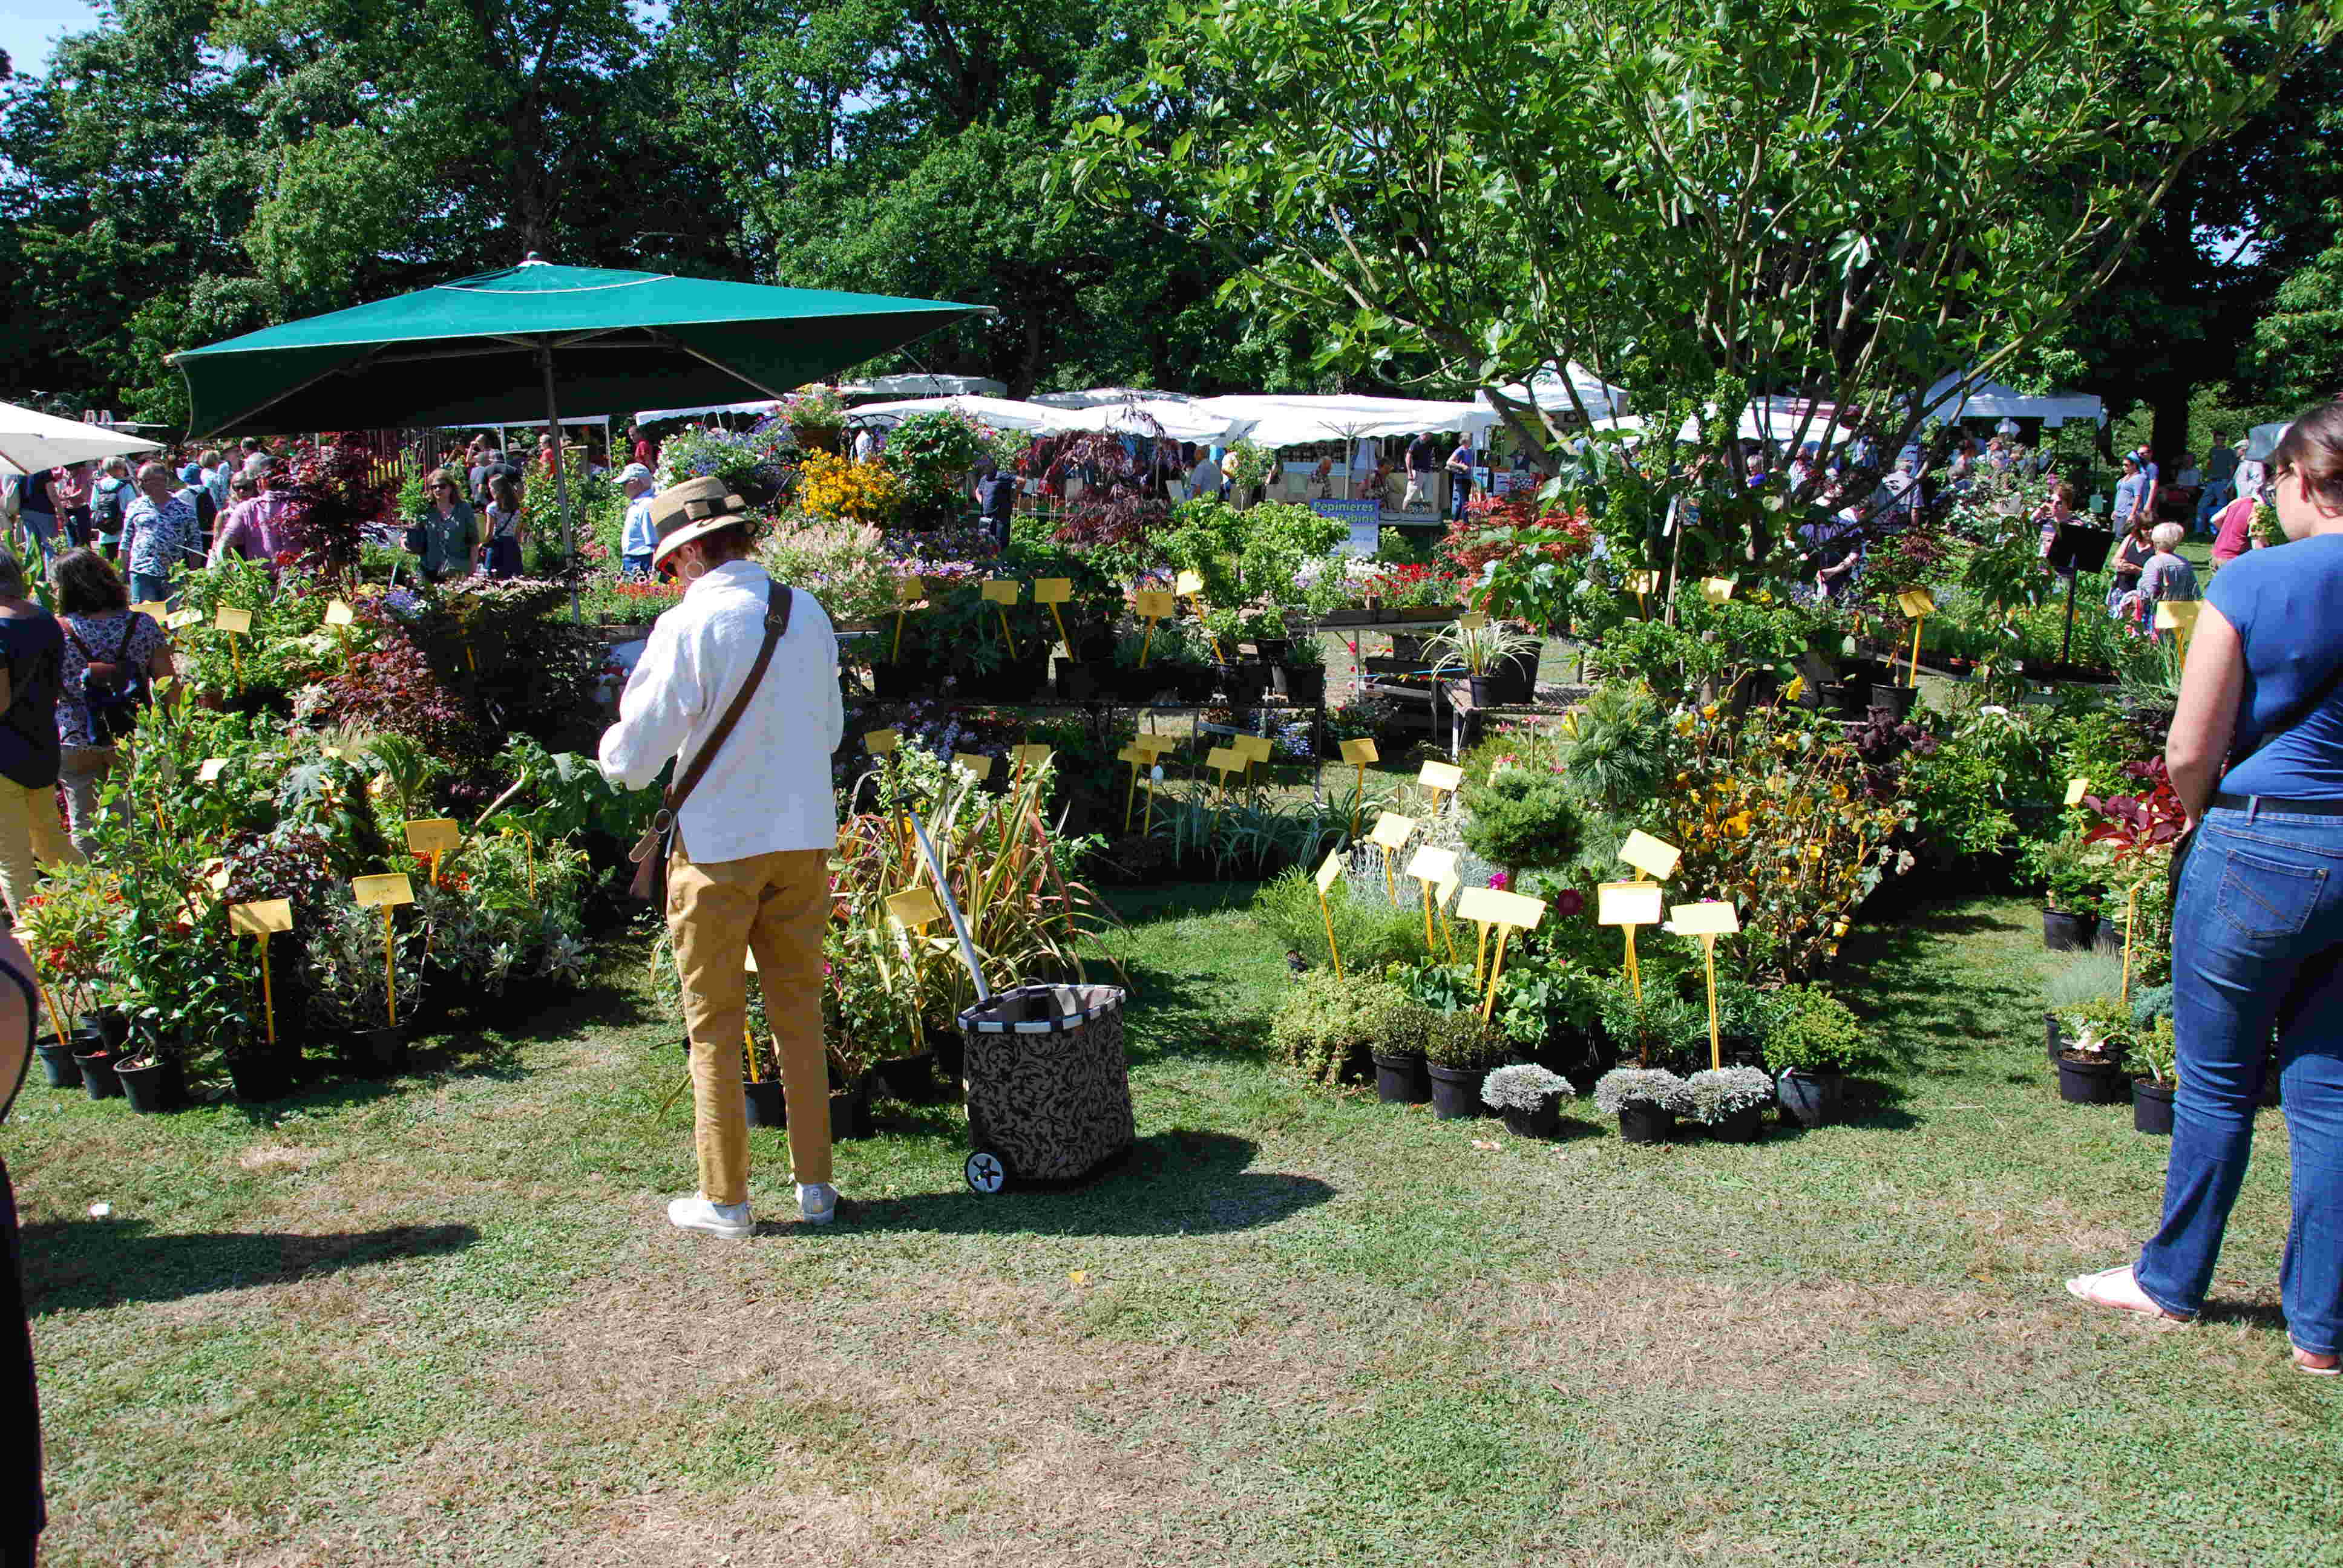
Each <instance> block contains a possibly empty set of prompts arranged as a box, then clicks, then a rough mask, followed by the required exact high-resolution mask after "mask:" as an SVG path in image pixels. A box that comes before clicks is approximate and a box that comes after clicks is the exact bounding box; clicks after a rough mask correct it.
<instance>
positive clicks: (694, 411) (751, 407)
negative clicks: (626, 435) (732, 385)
mask: <svg viewBox="0 0 2343 1568" xmlns="http://www.w3.org/2000/svg"><path fill="white" fill-rule="evenodd" d="M777 407H779V404H777V403H775V402H774V401H773V400H772V399H771V398H769V397H768V398H765V399H764V400H763V401H761V402H757V403H703V404H701V405H700V406H699V407H697V408H644V409H641V410H639V411H638V412H637V413H636V415H635V423H636V424H638V425H648V424H650V423H651V422H652V421H654V420H658V419H702V418H706V417H708V416H709V415H710V414H755V415H757V416H759V417H763V416H764V415H767V414H769V413H771V412H772V411H773V410H774V409H775V408H777ZM562 423H563V424H565V425H567V424H568V423H569V421H568V420H567V419H564V420H563V421H562Z"/></svg>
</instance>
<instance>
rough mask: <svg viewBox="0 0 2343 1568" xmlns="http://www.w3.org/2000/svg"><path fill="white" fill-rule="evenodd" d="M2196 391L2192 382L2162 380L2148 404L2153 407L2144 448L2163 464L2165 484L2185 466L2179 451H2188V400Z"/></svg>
mask: <svg viewBox="0 0 2343 1568" xmlns="http://www.w3.org/2000/svg"><path fill="white" fill-rule="evenodd" d="M2196 390H2197V385H2196V383H2195V382H2193V381H2182V380H2178V379H2175V380H2171V381H2166V382H2162V383H2160V384H2158V386H2157V388H2156V395H2155V397H2154V398H2153V399H2152V400H2151V402H2150V403H2149V407H2151V408H2152V409H2154V410H2155V420H2154V423H2153V424H2152V425H2151V427H2150V429H2149V434H2148V437H2147V446H2148V450H2149V451H2151V452H2153V453H2155V454H2156V460H2157V462H2158V463H2160V464H2162V465H2163V467H2164V482H2165V483H2166V484H2170V483H2171V482H2172V476H2173V475H2175V474H2177V473H2178V472H2179V471H2180V470H2181V468H2182V467H2184V466H2185V465H2184V464H2183V463H2182V462H2181V454H2182V453H2184V452H2186V451H2187V450H2188V400H2189V397H2190V396H2191V395H2192V394H2193V393H2194V392H2195V391H2196Z"/></svg>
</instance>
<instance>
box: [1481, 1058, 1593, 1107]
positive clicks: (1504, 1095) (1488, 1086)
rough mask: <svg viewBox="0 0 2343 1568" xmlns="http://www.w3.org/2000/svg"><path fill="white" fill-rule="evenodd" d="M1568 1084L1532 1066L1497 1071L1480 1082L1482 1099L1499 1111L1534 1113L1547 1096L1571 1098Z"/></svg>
mask: <svg viewBox="0 0 2343 1568" xmlns="http://www.w3.org/2000/svg"><path fill="white" fill-rule="evenodd" d="M1575 1092H1577V1091H1575V1090H1574V1089H1572V1088H1571V1087H1570V1080H1568V1079H1566V1078H1564V1076H1563V1075H1562V1074H1560V1073H1559V1072H1552V1071H1548V1070H1546V1069H1544V1068H1543V1067H1540V1066H1538V1065H1537V1064H1536V1063H1534V1062H1526V1061H1523V1062H1516V1063H1514V1064H1513V1066H1511V1067H1500V1068H1497V1069H1496V1070H1493V1071H1492V1072H1491V1073H1490V1074H1489V1076H1488V1077H1486V1078H1484V1079H1483V1080H1482V1081H1481V1098H1482V1100H1483V1101H1484V1102H1486V1103H1487V1104H1489V1105H1491V1106H1493V1107H1495V1108H1496V1109H1497V1110H1499V1111H1535V1110H1537V1109H1538V1108H1539V1107H1540V1106H1542V1105H1544V1103H1545V1101H1546V1098H1547V1097H1548V1096H1549V1095H1554V1094H1573V1093H1575Z"/></svg>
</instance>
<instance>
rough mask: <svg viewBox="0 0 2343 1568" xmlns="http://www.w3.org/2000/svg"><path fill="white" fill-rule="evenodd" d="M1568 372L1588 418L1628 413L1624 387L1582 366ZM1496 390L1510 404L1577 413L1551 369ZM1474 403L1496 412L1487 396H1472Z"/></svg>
mask: <svg viewBox="0 0 2343 1568" xmlns="http://www.w3.org/2000/svg"><path fill="white" fill-rule="evenodd" d="M1569 371H1570V387H1574V388H1576V389H1577V392H1578V401H1579V402H1580V403H1583V404H1584V405H1585V407H1586V413H1587V417H1589V418H1592V419H1609V418H1616V417H1619V416H1620V415H1622V414H1624V413H1625V412H1626V411H1627V393H1626V389H1625V388H1624V387H1614V386H1612V385H1611V384H1610V383H1609V382H1607V381H1605V380H1604V379H1603V378H1602V377H1599V376H1597V375H1595V374H1594V372H1593V371H1591V370H1589V369H1587V368H1586V367H1584V365H1572V366H1570V367H1569ZM1498 390H1499V391H1500V392H1501V393H1503V395H1504V397H1506V398H1507V399H1508V400H1509V401H1512V402H1514V403H1527V404H1530V405H1532V406H1533V407H1537V408H1540V409H1543V410H1544V411H1545V412H1546V413H1549V414H1575V413H1577V411H1578V410H1577V408H1576V407H1574V405H1573V404H1572V403H1571V401H1570V388H1569V387H1564V385H1563V380H1562V377H1561V376H1560V375H1559V374H1557V373H1556V372H1555V370H1554V367H1552V366H1550V365H1549V366H1547V367H1545V368H1544V369H1543V370H1540V371H1539V372H1538V373H1537V374H1536V375H1534V376H1533V377H1530V378H1529V380H1527V381H1526V382H1522V381H1516V382H1514V383H1513V385H1512V386H1510V387H1499V388H1498ZM1473 401H1474V402H1475V403H1478V404H1479V405H1481V407H1484V408H1488V409H1490V410H1491V411H1492V412H1494V410H1495V407H1496V406H1495V404H1493V402H1491V401H1490V398H1489V395H1488V394H1487V393H1486V392H1476V393H1474V394H1473Z"/></svg>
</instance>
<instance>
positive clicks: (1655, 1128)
mask: <svg viewBox="0 0 2343 1568" xmlns="http://www.w3.org/2000/svg"><path fill="white" fill-rule="evenodd" d="M1594 1109H1595V1110H1597V1111H1601V1112H1602V1113H1603V1114H1604V1115H1605V1116H1615V1117H1617V1118H1618V1119H1619V1136H1620V1137H1622V1138H1624V1139H1625V1140H1626V1141H1628V1142H1630V1143H1660V1142H1664V1141H1666V1139H1667V1137H1668V1134H1669V1133H1671V1132H1673V1131H1674V1130H1675V1124H1676V1118H1677V1117H1678V1116H1680V1115H1682V1114H1684V1113H1685V1112H1687V1111H1690V1110H1691V1109H1692V1091H1691V1090H1690V1089H1689V1087H1687V1086H1686V1084H1685V1083H1684V1080H1683V1079H1681V1078H1678V1077H1677V1076H1676V1075H1675V1074H1674V1073H1673V1072H1670V1071H1667V1070H1665V1069H1664V1068H1657V1067H1614V1068H1613V1069H1612V1070H1610V1071H1608V1072H1606V1073H1604V1075H1603V1076H1602V1077H1601V1078H1598V1079H1596V1080H1595V1081H1594Z"/></svg>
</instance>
